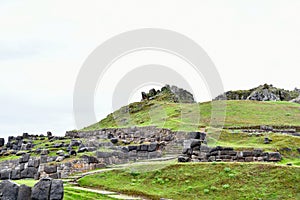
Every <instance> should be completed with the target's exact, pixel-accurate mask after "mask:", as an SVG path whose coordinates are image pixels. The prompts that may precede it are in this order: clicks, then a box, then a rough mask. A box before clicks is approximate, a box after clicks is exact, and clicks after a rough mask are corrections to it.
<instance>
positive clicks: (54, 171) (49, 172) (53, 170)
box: [44, 165, 57, 174]
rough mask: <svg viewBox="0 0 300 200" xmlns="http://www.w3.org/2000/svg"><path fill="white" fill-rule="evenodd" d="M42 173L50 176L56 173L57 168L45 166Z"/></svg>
mask: <svg viewBox="0 0 300 200" xmlns="http://www.w3.org/2000/svg"><path fill="white" fill-rule="evenodd" d="M44 171H45V172H46V173H47V174H52V173H56V172H57V166H56V165H45V166H44Z"/></svg>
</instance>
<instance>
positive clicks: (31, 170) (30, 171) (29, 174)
mask: <svg viewBox="0 0 300 200" xmlns="http://www.w3.org/2000/svg"><path fill="white" fill-rule="evenodd" d="M37 171H38V170H37V169H36V168H35V167H28V168H25V169H24V170H23V171H21V178H34V175H35V174H36V173H37Z"/></svg>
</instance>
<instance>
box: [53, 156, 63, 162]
mask: <svg viewBox="0 0 300 200" xmlns="http://www.w3.org/2000/svg"><path fill="white" fill-rule="evenodd" d="M64 159H65V157H64V156H58V157H57V158H56V159H55V162H62V161H63V160H64Z"/></svg>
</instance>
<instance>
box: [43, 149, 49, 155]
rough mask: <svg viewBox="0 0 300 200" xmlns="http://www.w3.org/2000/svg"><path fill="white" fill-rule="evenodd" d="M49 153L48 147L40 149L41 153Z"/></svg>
mask: <svg viewBox="0 0 300 200" xmlns="http://www.w3.org/2000/svg"><path fill="white" fill-rule="evenodd" d="M48 154H49V150H48V149H42V150H41V155H48Z"/></svg>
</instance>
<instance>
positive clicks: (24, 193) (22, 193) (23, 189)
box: [17, 185, 31, 200]
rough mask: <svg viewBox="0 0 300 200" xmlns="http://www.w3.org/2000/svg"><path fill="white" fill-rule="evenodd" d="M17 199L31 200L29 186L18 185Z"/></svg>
mask: <svg viewBox="0 0 300 200" xmlns="http://www.w3.org/2000/svg"><path fill="white" fill-rule="evenodd" d="M17 200H31V187H28V186H27V185H20V187H19V192H18V199H17Z"/></svg>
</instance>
